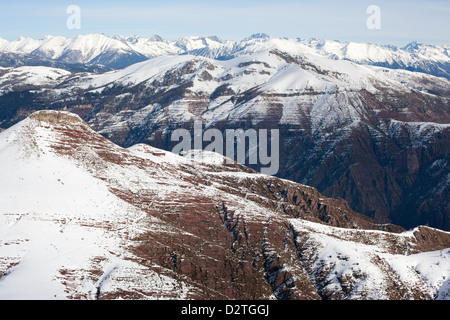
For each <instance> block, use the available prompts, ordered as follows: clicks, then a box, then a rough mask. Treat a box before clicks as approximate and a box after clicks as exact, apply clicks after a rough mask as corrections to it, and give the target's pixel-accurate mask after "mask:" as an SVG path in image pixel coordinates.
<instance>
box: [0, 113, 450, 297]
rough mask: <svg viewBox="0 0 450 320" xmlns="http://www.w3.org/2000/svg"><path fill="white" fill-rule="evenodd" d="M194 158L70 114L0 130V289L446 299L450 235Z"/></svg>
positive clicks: (38, 116) (14, 292)
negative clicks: (104, 130) (115, 138)
mask: <svg viewBox="0 0 450 320" xmlns="http://www.w3.org/2000/svg"><path fill="white" fill-rule="evenodd" d="M187 156H188V155H187ZM192 156H194V159H191V158H189V157H181V156H178V155H175V154H171V153H169V152H164V151H162V150H158V149H155V148H152V147H150V146H147V145H142V144H141V145H136V146H133V147H132V148H129V149H123V148H121V147H119V146H117V145H115V144H113V143H112V142H110V141H108V140H107V139H105V138H104V137H102V136H100V135H99V134H97V133H95V132H94V131H93V130H91V129H90V128H89V127H88V126H87V124H86V123H84V122H83V121H82V120H81V119H80V118H79V117H78V116H76V115H74V114H71V113H68V112H57V111H40V112H36V113H33V114H32V115H31V116H30V117H28V118H27V119H25V120H24V121H22V122H20V123H18V124H16V125H15V126H13V127H11V128H9V129H7V130H5V131H4V132H2V133H0V163H1V166H0V176H1V177H2V184H1V186H0V188H1V192H0V201H1V203H2V206H1V208H0V220H1V224H0V225H1V229H0V239H1V245H0V257H1V258H0V268H1V269H0V270H1V273H0V275H1V277H0V297H1V298H3V299H17V298H19V299H23V298H26V299H36V298H39V299H42V298H49V299H52V298H69V299H73V298H74V299H116V298H125V299H167V298H176V299H180V298H183V299H185V298H188V299H189V298H191V299H192V298H193V299H211V298H215V299H230V298H231V299H235V298H238V299H254V298H256V299H272V298H277V299H448V298H449V295H450V291H449V290H450V288H449V287H448V275H449V262H448V261H449V260H448V259H449V258H450V251H449V249H448V247H449V244H450V234H449V233H447V232H442V231H439V230H436V229H432V228H429V227H423V226H421V227H418V228H416V229H414V230H411V231H408V232H405V231H404V230H402V229H401V228H399V227H397V226H394V225H378V224H376V223H374V222H373V221H371V220H370V219H368V218H367V217H364V216H361V215H359V214H357V213H355V212H353V211H352V210H351V209H349V207H348V205H347V204H346V203H345V202H344V201H343V200H338V199H327V198H324V197H323V196H321V195H320V194H319V193H318V192H317V190H315V189H313V188H311V187H307V186H304V185H300V184H297V183H294V182H290V181H287V180H282V179H278V178H275V177H271V176H266V175H261V174H258V173H256V172H254V171H252V170H251V169H249V168H245V167H243V166H242V165H240V164H238V163H234V164H233V165H224V164H223V163H224V160H225V159H224V158H223V157H222V156H220V155H218V154H214V153H208V152H200V153H198V152H194V153H192ZM199 156H201V157H202V158H200V159H199ZM30 284H32V285H30Z"/></svg>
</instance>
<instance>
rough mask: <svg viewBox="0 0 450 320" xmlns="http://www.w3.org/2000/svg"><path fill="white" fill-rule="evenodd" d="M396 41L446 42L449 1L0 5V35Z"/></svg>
mask: <svg viewBox="0 0 450 320" xmlns="http://www.w3.org/2000/svg"><path fill="white" fill-rule="evenodd" d="M69 5H78V6H79V7H80V9H81V29H79V30H69V29H68V28H67V27H66V20H67V18H68V17H69V15H68V14H67V13H66V9H67V7H68V6H69ZM369 5H377V6H379V8H380V9H381V29H378V30H370V29H368V28H367V27H366V20H367V19H368V17H369V14H368V13H367V12H366V10H367V7H368V6H369ZM258 32H264V33H267V34H269V35H270V36H272V37H288V38H297V37H300V38H305V39H309V38H318V39H328V40H340V41H360V42H372V43H382V44H393V45H398V46H404V45H406V44H407V43H409V42H411V41H414V40H416V41H419V42H424V43H428V44H450V0H446V1H443V0H431V1H415V0H409V1H405V0H400V1H384V0H383V1H374V0H370V1H366V0H349V1H337V0H322V1H320V0H319V1H314V0H308V1H289V0H281V1H266V0H259V1H255V0H231V1H212V0H195V1H180V0H174V1H172V0H165V1H162V0H161V1H159V0H157V1H140V0H131V1H114V0H109V1H105V0H101V1H92V0H90V1H86V0H78V1H77V0H70V1H65V0H50V1H31V0H22V1H21V0H15V1H10V2H7V3H5V1H2V3H1V4H0V38H3V39H6V40H9V41H11V40H15V39H17V38H18V37H20V36H24V37H31V38H35V39H40V38H42V37H44V36H45V35H54V36H70V37H74V36H77V35H79V34H89V33H104V34H107V35H118V34H120V35H125V36H130V35H137V36H142V37H150V36H152V35H155V34H158V35H160V36H161V37H163V38H164V39H167V40H174V39H177V38H179V37H182V36H187V35H199V36H211V35H216V36H218V37H220V38H223V39H227V40H241V39H243V38H245V37H247V36H249V35H251V34H253V33H258Z"/></svg>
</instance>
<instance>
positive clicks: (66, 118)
mask: <svg viewBox="0 0 450 320" xmlns="http://www.w3.org/2000/svg"><path fill="white" fill-rule="evenodd" d="M29 118H30V119H34V120H38V121H43V122H49V123H56V122H58V123H64V122H65V123H70V124H81V125H86V126H87V124H86V123H85V122H84V121H83V120H81V118H80V117H79V116H78V115H76V114H74V113H71V112H68V111H56V110H40V111H36V112H34V113H32V114H31V115H30V116H29Z"/></svg>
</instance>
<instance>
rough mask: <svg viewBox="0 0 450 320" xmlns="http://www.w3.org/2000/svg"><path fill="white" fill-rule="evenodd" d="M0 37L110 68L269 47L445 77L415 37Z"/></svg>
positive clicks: (25, 50)
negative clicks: (398, 41)
mask: <svg viewBox="0 0 450 320" xmlns="http://www.w3.org/2000/svg"><path fill="white" fill-rule="evenodd" d="M0 40H1V41H0V52H10V53H18V54H27V55H30V54H31V55H32V56H35V57H36V56H37V57H41V58H47V59H54V60H57V61H61V62H65V63H89V64H94V65H98V64H100V65H105V66H107V67H111V68H123V67H126V66H129V65H131V64H133V63H136V62H140V61H143V60H146V59H149V58H154V57H158V56H167V55H180V54H192V55H198V56H204V57H208V58H212V59H220V60H225V59H231V58H233V57H236V56H239V55H245V54H249V53H255V52H259V51H261V50H266V49H268V48H270V49H277V50H281V51H285V52H288V53H289V54H299V53H310V52H315V53H317V54H320V55H322V56H326V57H330V58H332V59H341V60H350V61H353V62H355V63H359V64H370V65H378V66H384V67H389V68H399V69H407V70H413V71H419V72H424V73H428V74H432V75H436V76H442V77H446V78H447V79H449V78H450V56H449V52H450V51H449V47H448V46H437V45H426V44H419V43H417V42H412V43H410V44H408V45H406V46H405V47H403V48H398V47H395V46H386V45H377V44H367V43H356V42H339V41H333V40H316V39H309V40H306V39H301V38H298V39H286V38H271V37H270V36H268V35H266V34H255V35H252V36H250V37H247V38H245V39H243V40H241V41H234V40H222V39H220V38H218V37H215V36H212V37H200V36H190V37H184V38H180V39H178V40H175V41H165V40H164V39H162V38H161V37H159V36H153V37H151V38H143V37H137V36H132V37H124V36H112V37H110V36H106V35H103V34H102V35H100V34H90V35H80V36H78V37H76V38H64V37H54V36H47V37H45V38H43V39H40V40H34V39H30V38H23V37H22V38H19V39H17V40H15V41H11V42H8V41H6V40H3V39H0ZM1 63H2V62H1V60H0V65H2V64H1ZM3 66H4V65H3Z"/></svg>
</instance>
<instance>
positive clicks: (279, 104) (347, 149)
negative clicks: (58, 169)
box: [0, 36, 450, 230]
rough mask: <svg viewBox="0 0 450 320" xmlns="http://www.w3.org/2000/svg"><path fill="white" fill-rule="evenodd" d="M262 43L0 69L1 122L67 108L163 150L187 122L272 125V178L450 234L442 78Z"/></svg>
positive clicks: (107, 131) (110, 132)
mask: <svg viewBox="0 0 450 320" xmlns="http://www.w3.org/2000/svg"><path fill="white" fill-rule="evenodd" d="M135 40H136V39H134V40H133V41H135ZM158 40H159V41H160V39H158ZM271 40H273V42H272V43H273V44H274V45H273V47H268V48H266V49H265V50H263V48H264V47H265V46H267V45H268V42H267V41H268V40H267V37H264V36H259V37H255V38H254V39H251V41H255V45H254V46H253V48H254V49H255V51H254V52H252V53H248V54H240V55H238V56H236V57H235V58H232V59H227V60H216V59H212V58H207V57H202V56H196V55H188V54H184V55H178V54H177V55H164V56H161V57H155V58H152V59H150V60H146V61H143V62H140V63H136V64H133V65H131V66H129V67H127V68H124V69H120V70H115V71H110V72H105V73H102V74H93V73H86V72H83V73H73V72H67V71H64V70H57V69H54V68H53V69H52V68H42V67H39V68H38V67H22V68H3V69H1V76H0V93H1V95H0V105H1V106H2V108H1V109H0V127H1V128H4V129H6V128H8V127H9V126H11V125H12V124H14V123H17V122H18V121H20V120H22V119H24V118H25V117H26V116H27V115H29V114H31V113H32V112H34V111H36V110H40V109H48V108H51V109H57V110H63V109H67V110H70V111H71V112H74V113H77V114H79V115H80V116H81V117H82V118H83V119H84V120H85V121H87V122H88V123H89V125H90V126H91V127H92V128H94V130H96V131H97V132H99V133H101V134H102V135H104V136H105V137H107V138H109V139H110V140H112V141H114V142H115V143H117V144H119V145H121V146H122V147H129V146H132V145H135V144H138V143H147V144H150V145H153V146H154V147H158V148H161V149H165V150H172V148H173V145H174V143H173V142H172V141H171V140H170V137H171V133H172V132H173V130H175V129H176V128H179V127H183V128H188V129H192V127H193V121H195V120H201V121H202V123H203V124H204V126H205V129H206V128H216V129H220V130H222V132H224V131H225V130H226V129H237V128H241V129H249V128H256V129H260V128H261V129H275V128H276V129H279V130H280V139H281V141H280V170H279V172H278V176H280V177H283V178H287V179H289V180H294V181H297V182H300V183H303V184H307V185H311V186H314V187H317V188H318V189H319V190H320V191H321V192H323V193H324V194H325V195H327V196H330V197H341V198H344V199H346V200H347V201H348V202H349V203H350V205H351V207H352V208H353V209H355V210H356V211H358V212H360V213H363V214H366V215H368V216H370V217H372V218H375V219H376V220H377V221H378V222H395V223H396V224H401V225H403V226H405V227H413V226H416V225H418V224H429V225H431V226H433V227H439V228H440V229H444V230H449V228H450V226H449V224H448V223H449V208H450V207H449V203H448V195H449V192H450V184H449V182H448V181H449V178H448V177H449V174H450V172H449V168H450V167H449V166H448V165H447V164H448V163H450V159H449V154H450V127H449V123H450V113H449V110H450V109H449V92H450V83H449V80H447V79H445V78H442V77H435V76H431V75H427V74H424V73H419V72H411V71H407V70H400V69H389V68H383V67H377V66H369V65H361V64H358V63H354V62H352V61H348V60H344V59H338V60H335V59H332V58H330V57H327V56H324V55H323V54H319V53H317V52H316V51H314V50H313V49H312V48H309V47H308V46H306V45H302V46H303V48H304V50H303V49H301V50H300V49H299V47H298V43H297V42H295V41H290V42H289V43H291V44H292V46H291V47H289V46H286V47H285V49H286V51H280V50H278V49H277V48H278V47H279V46H278V45H277V43H278V41H284V40H280V39H271ZM155 41H156V40H155ZM256 43H258V44H259V46H261V47H258V46H256ZM292 52H296V53H295V54H293V53H292ZM27 78H28V79H29V80H26V79H27ZM254 169H257V170H258V169H260V168H259V167H254Z"/></svg>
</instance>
